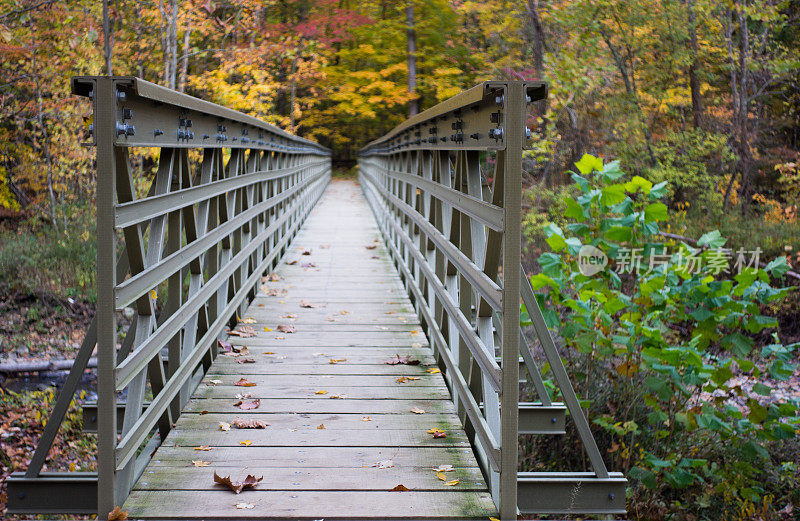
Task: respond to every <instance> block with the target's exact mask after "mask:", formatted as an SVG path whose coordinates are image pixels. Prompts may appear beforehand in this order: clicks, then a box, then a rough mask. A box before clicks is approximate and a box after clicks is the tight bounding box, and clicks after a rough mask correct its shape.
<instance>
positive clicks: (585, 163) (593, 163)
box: [575, 154, 603, 175]
mask: <svg viewBox="0 0 800 521" xmlns="http://www.w3.org/2000/svg"><path fill="white" fill-rule="evenodd" d="M575 166H576V167H577V168H578V171H579V172H580V173H581V174H583V175H588V174H591V173H592V172H593V171H594V170H603V160H602V159H600V158H599V157H595V156H593V155H590V154H583V157H582V158H581V159H580V161H578V162H577V163H575Z"/></svg>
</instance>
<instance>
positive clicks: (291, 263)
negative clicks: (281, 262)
mask: <svg viewBox="0 0 800 521" xmlns="http://www.w3.org/2000/svg"><path fill="white" fill-rule="evenodd" d="M286 264H288V265H289V266H294V265H295V264H297V259H295V260H291V261H289V262H287V263H286Z"/></svg>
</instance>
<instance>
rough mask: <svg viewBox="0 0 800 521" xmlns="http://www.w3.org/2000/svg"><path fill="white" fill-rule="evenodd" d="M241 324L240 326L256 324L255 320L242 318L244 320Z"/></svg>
mask: <svg viewBox="0 0 800 521" xmlns="http://www.w3.org/2000/svg"><path fill="white" fill-rule="evenodd" d="M241 323H242V324H255V323H256V319H254V318H253V317H244V319H242V321H241Z"/></svg>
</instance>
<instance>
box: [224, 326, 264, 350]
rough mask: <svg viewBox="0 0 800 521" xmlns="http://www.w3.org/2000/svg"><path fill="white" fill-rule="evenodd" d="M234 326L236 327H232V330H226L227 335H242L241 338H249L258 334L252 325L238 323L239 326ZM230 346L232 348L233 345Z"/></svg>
mask: <svg viewBox="0 0 800 521" xmlns="http://www.w3.org/2000/svg"><path fill="white" fill-rule="evenodd" d="M236 327H237V328H238V329H232V330H230V331H228V335H232V336H238V337H242V338H250V337H253V336H256V335H257V334H258V333H256V330H255V329H253V327H252V326H248V325H244V326H243V325H239V326H236ZM231 348H233V346H231Z"/></svg>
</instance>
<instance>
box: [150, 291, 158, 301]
mask: <svg viewBox="0 0 800 521" xmlns="http://www.w3.org/2000/svg"><path fill="white" fill-rule="evenodd" d="M150 298H151V299H153V300H156V299H157V298H158V293H156V290H154V289H151V290H150Z"/></svg>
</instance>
